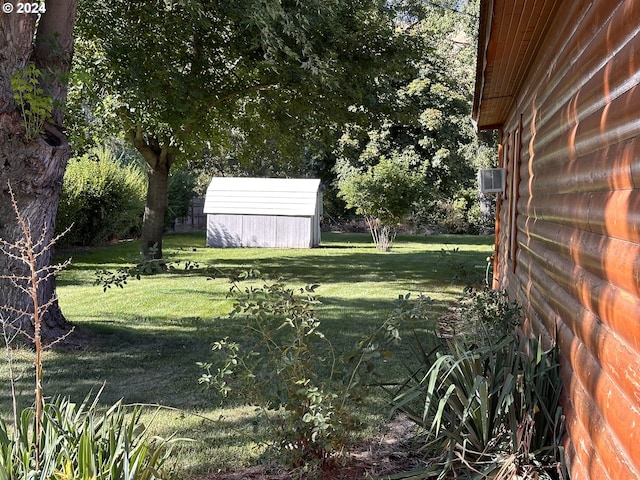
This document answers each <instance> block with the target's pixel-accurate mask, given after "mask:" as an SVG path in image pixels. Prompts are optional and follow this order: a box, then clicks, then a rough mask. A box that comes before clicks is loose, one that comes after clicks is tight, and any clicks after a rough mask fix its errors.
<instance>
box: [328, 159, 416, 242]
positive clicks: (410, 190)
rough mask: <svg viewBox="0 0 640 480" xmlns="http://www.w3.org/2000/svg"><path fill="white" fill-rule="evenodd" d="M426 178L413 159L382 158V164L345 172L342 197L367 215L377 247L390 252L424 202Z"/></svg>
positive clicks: (342, 174)
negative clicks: (413, 211) (412, 213)
mask: <svg viewBox="0 0 640 480" xmlns="http://www.w3.org/2000/svg"><path fill="white" fill-rule="evenodd" d="M423 183H424V175H423V174H422V173H421V172H420V171H419V170H416V169H415V168H414V167H413V166H412V165H411V156H409V155H405V156H399V155H394V156H393V157H391V158H387V157H384V156H383V157H380V159H379V161H378V163H376V164H374V165H372V166H369V167H367V168H366V169H363V170H358V169H357V168H355V167H351V168H345V170H344V171H343V172H341V174H340V176H339V179H338V189H339V193H338V195H339V196H340V197H341V198H343V199H344V200H345V201H346V202H347V207H349V208H355V209H356V213H359V214H361V215H364V216H365V218H366V219H367V222H368V223H369V228H370V229H371V233H372V235H373V238H374V242H375V243H376V246H377V247H378V248H379V249H381V250H389V249H390V248H391V241H392V240H393V237H394V236H395V228H396V227H397V226H399V225H400V224H401V223H402V221H403V220H405V219H406V218H407V217H408V215H409V213H410V211H411V207H412V205H413V203H414V202H415V201H416V200H418V198H420V194H421V192H422V190H423Z"/></svg>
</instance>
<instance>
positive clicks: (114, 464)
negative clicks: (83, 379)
mask: <svg viewBox="0 0 640 480" xmlns="http://www.w3.org/2000/svg"><path fill="white" fill-rule="evenodd" d="M96 405H97V398H96V400H95V401H94V402H93V403H91V404H89V402H88V398H87V399H85V401H84V402H83V403H81V404H80V405H76V404H75V403H71V402H69V401H68V400H66V399H63V398H58V399H56V400H54V401H52V402H50V403H48V404H46V405H45V406H44V409H43V416H42V429H41V434H40V446H39V448H36V438H35V428H34V425H35V416H36V415H35V410H34V409H31V408H28V409H25V410H23V411H22V412H21V414H20V415H19V417H18V418H17V419H16V425H15V426H14V428H13V429H9V428H7V425H6V424H5V422H4V421H3V420H0V479H3V480H24V479H37V478H47V479H55V480H75V479H100V480H122V479H129V480H154V479H157V480H164V479H167V480H168V479H169V478H171V477H170V475H169V471H168V470H167V469H166V468H165V467H166V463H167V460H168V458H169V454H170V446H171V442H169V441H166V440H164V439H161V438H159V437H151V436H149V435H148V434H147V431H146V429H145V427H144V425H143V424H142V423H141V421H140V412H139V411H138V410H134V411H133V412H132V413H131V414H127V412H126V410H125V408H124V407H123V406H122V405H121V404H120V403H116V404H115V405H114V406H112V407H111V408H110V409H109V410H107V411H106V412H104V413H98V411H97V408H96ZM38 449H39V451H40V452H39V458H37V457H38V455H37V453H36V452H37V451H38Z"/></svg>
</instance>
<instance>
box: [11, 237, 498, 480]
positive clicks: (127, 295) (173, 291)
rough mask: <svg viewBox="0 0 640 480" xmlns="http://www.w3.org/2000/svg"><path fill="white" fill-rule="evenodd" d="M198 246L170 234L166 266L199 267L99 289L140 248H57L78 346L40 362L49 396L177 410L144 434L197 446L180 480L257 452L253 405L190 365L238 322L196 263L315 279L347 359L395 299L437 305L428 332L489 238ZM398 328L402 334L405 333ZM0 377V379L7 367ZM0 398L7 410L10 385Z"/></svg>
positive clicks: (163, 414) (375, 414)
mask: <svg viewBox="0 0 640 480" xmlns="http://www.w3.org/2000/svg"><path fill="white" fill-rule="evenodd" d="M204 244H205V238H204V233H202V232H201V233H193V234H180V235H169V236H167V237H166V239H165V244H164V250H165V254H166V255H167V256H169V257H170V260H173V261H176V262H178V261H179V262H181V264H183V263H184V262H185V261H190V262H197V264H198V266H199V268H198V269H195V270H191V271H188V272H185V271H184V270H181V269H180V268H178V270H177V271H175V272H172V273H164V274H160V275H155V276H150V277H144V278H143V279H142V280H140V281H136V280H132V281H130V282H129V284H128V285H127V286H125V288H124V289H118V288H112V289H110V290H107V291H106V292H104V293H103V291H102V289H101V287H99V286H95V285H93V282H94V280H95V271H96V270H97V269H98V268H117V267H118V266H123V265H127V264H131V263H134V262H135V260H136V258H137V253H136V252H137V251H138V244H137V243H133V242H130V243H121V244H118V245H114V246H108V247H101V248H93V249H87V250H76V251H73V252H63V253H65V254H67V253H68V254H69V255H71V256H72V257H73V260H72V264H71V265H70V266H69V267H68V268H67V269H66V270H65V271H64V272H62V273H60V274H59V278H58V294H59V298H60V304H61V306H62V309H63V311H64V313H65V314H66V315H67V317H68V318H69V320H71V321H72V322H73V323H74V324H75V325H76V326H77V329H78V339H77V343H78V348H77V349H75V350H73V351H68V350H59V351H49V352H47V354H46V356H45V362H44V390H45V393H46V394H48V395H54V394H55V395H66V396H70V397H71V398H72V399H73V400H81V399H82V398H84V397H85V396H86V395H87V394H88V393H89V392H91V391H93V392H96V391H97V390H98V389H100V387H101V386H102V385H103V384H104V391H103V393H102V397H101V399H102V402H103V403H105V404H109V403H112V402H114V401H116V400H118V399H120V398H123V399H124V401H125V402H126V403H145V404H162V405H166V406H170V407H174V408H175V409H176V410H166V409H165V410H161V411H159V412H158V413H157V414H156V415H155V416H154V417H153V428H154V431H156V432H158V433H161V434H170V433H173V432H177V434H178V435H179V436H186V437H190V438H193V439H195V440H196V442H194V443H191V444H189V445H186V446H185V447H184V449H185V451H184V454H183V455H181V457H180V458H179V460H178V461H179V464H178V467H177V468H179V469H180V470H181V471H180V474H179V478H194V479H195V478H198V477H199V476H202V475H204V474H206V473H207V472H209V471H217V470H218V469H233V468H237V467H239V466H242V465H247V464H250V463H251V462H254V461H256V459H257V458H258V457H259V455H260V453H261V452H260V449H259V448H254V447H255V446H256V445H255V443H254V441H253V440H247V438H250V436H247V434H246V432H247V430H246V428H247V425H248V426H250V425H251V417H252V415H253V410H252V409H251V408H247V407H243V406H242V405H239V404H238V405H235V406H230V407H227V408H222V407H221V400H220V399H219V398H217V397H216V396H215V395H214V394H213V393H212V392H206V391H203V390H202V389H201V387H200V386H199V385H198V383H197V379H198V377H199V376H200V373H201V371H200V369H199V368H198V366H197V365H196V362H198V361H206V360H207V359H208V358H209V351H210V345H211V343H212V342H213V341H215V340H218V339H221V338H223V337H225V336H229V337H230V338H231V339H233V338H234V336H240V335H242V331H243V325H242V324H241V322H240V321H239V320H230V319H228V318H227V314H228V313H229V311H230V306H231V303H232V301H231V300H230V299H228V298H227V292H228V290H229V287H230V284H229V281H228V280H227V279H225V278H223V277H222V276H218V278H215V279H210V278H209V277H210V274H208V273H207V272H205V267H207V269H208V271H209V272H210V271H211V268H216V269H220V270H222V271H227V272H230V271H238V270H242V269H246V268H257V269H259V270H260V271H261V272H263V273H265V274H268V275H270V276H280V277H283V278H284V279H285V280H286V282H287V283H288V284H289V285H291V286H304V285H305V284H308V283H318V284H320V287H319V289H318V290H317V292H318V294H319V295H320V299H321V301H322V305H321V307H320V308H319V313H318V316H319V318H320V320H321V322H322V325H321V330H322V331H323V332H324V333H325V334H326V335H327V337H328V338H329V339H330V341H331V342H332V343H333V345H334V347H335V349H336V350H337V351H338V352H340V351H343V352H347V351H349V350H350V349H351V347H352V346H353V344H354V342H356V341H357V340H358V339H360V338H361V337H362V336H364V335H365V334H366V333H368V332H369V331H371V330H372V329H374V328H375V327H377V326H378V325H379V324H380V323H381V322H382V321H384V319H385V318H386V317H387V315H388V314H389V312H390V311H391V308H392V307H393V302H392V300H393V299H395V298H397V297H398V295H399V294H405V293H407V292H410V293H411V294H412V295H418V294H424V295H427V296H429V297H431V298H432V299H433V300H434V302H433V313H432V315H431V316H430V318H428V319H425V320H423V321H422V322H421V324H419V325H412V326H411V328H415V329H417V330H418V331H425V332H427V331H430V330H432V329H433V327H434V325H435V322H436V320H437V318H438V315H439V313H440V312H442V310H443V309H444V308H446V306H447V305H448V304H450V303H451V302H453V301H455V299H456V298H457V297H458V295H459V294H460V293H461V291H462V288H463V287H464V286H465V283H466V282H467V280H468V279H469V278H470V277H474V278H475V279H481V278H483V275H484V267H485V266H486V262H485V259H486V257H487V256H488V255H490V254H491V251H492V239H491V238H486V237H473V236H399V237H398V239H397V241H396V244H395V246H394V248H393V250H392V252H390V253H380V252H377V251H376V250H375V249H374V248H373V247H372V245H371V243H370V237H369V236H368V235H364V234H328V233H325V234H323V241H322V245H321V247H320V248H317V249H312V250H284V249H209V248H205V247H204ZM194 248H195V251H192V250H193V249H194ZM443 250H444V251H445V252H447V253H446V254H445V253H443ZM463 277H466V278H463ZM403 333H404V334H405V336H406V337H409V335H408V329H407V330H405V331H404V332H403ZM406 351H408V349H405V352H406ZM15 355H16V367H17V369H18V371H21V372H24V375H23V378H21V379H20V381H19V382H18V386H19V390H20V392H21V393H22V395H23V396H24V399H25V400H24V401H25V402H28V401H30V400H29V398H30V397H29V395H30V392H31V391H32V386H31V384H30V378H31V372H30V370H31V368H30V365H31V362H32V359H31V358H30V353H29V352H28V351H23V350H16V351H15ZM400 360H401V359H396V360H395V361H390V362H388V365H385V368H388V369H389V371H388V377H389V378H393V377H397V376H399V375H401V373H400V372H401V367H400V366H399V362H400ZM0 374H1V375H2V379H3V384H6V378H7V368H6V366H3V367H2V370H1V371H0ZM0 395H2V396H3V397H4V398H3V399H2V400H3V401H2V405H3V407H4V409H3V414H4V415H6V414H8V411H9V408H8V407H9V404H10V401H9V398H10V397H9V389H8V387H7V388H2V391H1V392H0ZM360 414H361V417H362V419H363V420H364V422H365V427H364V428H363V430H362V432H361V435H363V436H366V435H370V434H372V433H373V432H374V431H375V430H376V429H377V428H379V426H380V425H381V423H382V422H383V421H384V418H385V415H386V414H387V411H386V405H385V396H384V394H383V392H382V391H380V392H378V393H376V394H374V395H372V398H371V404H370V405H369V406H368V407H366V408H364V409H363V411H362V412H361V413H360ZM151 416H152V413H149V420H151ZM221 416H223V417H224V418H223V419H222V420H218V419H219V418H220V417H221ZM205 417H206V418H205Z"/></svg>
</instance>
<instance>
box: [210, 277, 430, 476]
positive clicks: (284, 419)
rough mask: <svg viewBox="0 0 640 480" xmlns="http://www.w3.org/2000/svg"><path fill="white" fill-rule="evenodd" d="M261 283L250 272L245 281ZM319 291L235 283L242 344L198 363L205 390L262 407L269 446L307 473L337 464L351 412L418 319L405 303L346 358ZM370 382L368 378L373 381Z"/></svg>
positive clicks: (221, 344) (220, 347)
mask: <svg viewBox="0 0 640 480" xmlns="http://www.w3.org/2000/svg"><path fill="white" fill-rule="evenodd" d="M255 276H258V277H259V272H258V273H256V272H255V271H250V272H244V273H243V274H241V277H242V278H245V279H247V278H252V277H255ZM317 287H318V285H308V286H306V287H304V288H300V289H292V288H288V287H287V286H286V285H285V284H284V283H283V282H282V281H280V280H275V281H264V282H263V283H262V285H261V286H260V285H258V286H255V285H251V286H248V287H245V288H241V287H240V286H239V284H238V283H234V286H233V288H232V292H233V294H234V295H235V296H236V298H237V300H236V302H235V303H234V307H233V313H232V314H231V315H232V317H234V316H241V317H244V318H245V319H246V322H247V325H246V332H247V333H246V338H245V339H244V341H242V342H240V341H231V340H230V339H228V338H225V339H223V340H220V341H217V342H215V343H214V344H213V346H212V350H213V359H212V361H211V362H210V363H208V362H207V363H200V366H201V367H202V368H203V369H204V370H205V372H204V373H203V374H202V376H201V378H200V383H201V384H204V385H206V386H210V387H213V388H215V389H216V390H217V391H218V392H219V393H220V394H221V395H222V396H223V397H225V396H228V395H232V394H233V393H234V392H235V393H236V394H237V393H238V391H240V392H241V393H240V395H241V396H242V399H243V400H244V401H246V402H248V403H250V404H254V405H257V406H258V411H259V419H260V421H262V422H264V423H265V424H266V425H267V426H268V428H269V432H270V437H271V440H270V441H271V442H272V443H270V444H269V445H268V446H269V447H270V450H271V452H272V453H273V454H275V455H276V456H277V457H278V458H279V459H280V460H281V461H283V462H285V463H286V464H288V465H290V466H293V467H296V468H300V469H303V470H304V471H305V472H306V473H307V474H311V472H312V471H313V470H315V469H320V468H323V467H326V466H329V465H331V463H332V462H333V461H335V460H336V456H337V455H339V453H340V452H341V451H342V450H343V447H344V446H345V444H346V442H347V440H348V436H349V434H350V433H351V432H353V429H354V428H355V426H356V423H355V418H354V415H353V411H354V410H353V409H354V407H355V404H357V403H359V402H361V401H363V400H364V399H365V398H366V396H367V395H366V393H367V390H368V385H367V382H365V381H364V380H363V378H362V377H363V376H365V375H367V376H370V375H373V372H374V371H375V366H376V364H377V362H379V361H382V359H383V358H385V357H386V356H388V355H389V353H388V352H387V351H386V350H385V348H386V347H387V346H388V343H389V342H394V341H397V340H399V334H398V330H397V325H398V324H399V323H400V321H401V320H403V319H408V318H413V317H414V316H415V315H417V313H416V312H417V310H416V309H417V308H418V306H419V305H422V303H423V302H424V301H425V299H420V300H421V302H417V303H418V306H414V304H413V303H411V304H410V303H409V302H408V296H407V297H406V298H405V297H403V298H402V299H401V301H400V304H399V305H398V307H397V308H396V310H395V311H394V313H393V315H392V316H391V317H390V318H389V319H388V320H387V321H386V322H384V323H383V325H381V326H380V327H378V328H377V329H376V330H374V331H373V332H372V333H371V334H370V335H369V336H367V337H364V338H362V339H361V340H360V341H359V342H358V343H357V344H356V345H355V347H354V349H353V351H351V352H349V353H348V354H346V355H339V354H337V352H334V350H333V347H332V345H331V343H330V342H329V340H328V339H327V338H326V337H325V336H324V335H323V334H322V332H321V331H320V321H319V320H318V318H317V317H316V311H315V307H316V306H317V304H318V303H319V302H318V300H317V298H316V296H315V293H314V291H315V289H316V288H317ZM369 378H370V377H369Z"/></svg>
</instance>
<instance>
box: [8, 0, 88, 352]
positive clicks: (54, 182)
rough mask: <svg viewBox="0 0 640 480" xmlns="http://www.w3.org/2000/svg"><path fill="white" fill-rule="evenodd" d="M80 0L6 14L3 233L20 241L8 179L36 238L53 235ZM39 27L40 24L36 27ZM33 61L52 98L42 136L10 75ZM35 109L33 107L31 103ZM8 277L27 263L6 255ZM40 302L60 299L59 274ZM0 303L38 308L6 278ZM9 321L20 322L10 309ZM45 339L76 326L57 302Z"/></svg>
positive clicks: (65, 155) (25, 323) (26, 324)
mask: <svg viewBox="0 0 640 480" xmlns="http://www.w3.org/2000/svg"><path fill="white" fill-rule="evenodd" d="M76 6H77V0H59V1H57V2H47V3H46V8H47V10H46V13H44V14H43V15H42V17H41V19H40V21H39V22H38V23H36V17H37V16H36V15H29V14H17V13H12V14H1V16H0V237H1V238H3V239H5V240H6V241H8V242H12V243H13V242H15V241H16V240H17V239H18V238H20V235H21V232H20V229H19V226H18V224H17V222H16V216H15V212H14V211H13V207H12V204H11V199H10V196H9V185H10V186H11V189H12V190H13V193H14V195H15V198H16V201H17V204H18V209H19V210H20V213H21V215H22V216H23V217H24V218H25V219H26V220H27V222H28V224H29V225H30V228H31V231H32V233H33V235H34V236H35V237H39V236H40V235H41V234H42V233H43V232H44V237H43V239H44V242H43V244H44V245H46V244H47V243H48V242H49V241H50V240H51V239H52V238H53V235H54V230H55V219H56V212H57V208H58V201H59V198H60V192H61V189H62V179H63V177H64V171H65V168H66V165H67V161H68V159H69V156H70V153H71V151H70V148H69V143H68V141H67V137H66V135H64V133H63V132H62V126H61V125H62V120H63V115H64V113H63V106H64V104H65V101H66V96H67V88H66V80H65V79H66V74H67V73H68V72H69V70H70V67H71V58H72V54H73V35H72V33H73V24H74V19H75V12H76ZM36 28H37V30H36ZM29 62H34V63H35V65H36V67H37V68H39V69H40V71H41V72H42V73H43V75H42V81H41V82H40V87H41V88H42V89H43V90H44V93H43V95H48V96H50V97H51V98H52V100H53V105H54V109H53V112H52V115H51V117H52V118H50V119H47V122H46V123H44V124H43V125H42V130H41V131H40V132H39V133H38V132H36V134H35V135H33V136H30V135H27V131H26V129H25V127H24V124H23V117H22V113H23V112H22V108H23V107H24V105H23V106H21V105H19V104H18V103H17V102H16V101H15V99H14V95H13V91H12V89H11V77H12V76H13V74H14V73H15V72H18V71H21V70H24V68H25V67H26V66H27V65H28V64H29ZM27 108H28V107H27ZM52 256H53V250H52V249H48V250H47V251H46V252H45V253H44V254H43V255H41V256H40V257H39V258H38V268H43V267H46V266H48V265H50V264H51V261H52ZM0 272H1V273H0V274H1V275H13V274H15V275H18V276H21V275H25V274H26V269H25V267H24V265H22V264H20V263H18V262H16V261H12V260H11V259H9V258H7V257H6V256H4V255H2V256H0ZM38 296H39V297H40V302H41V304H45V303H46V302H48V301H49V300H50V299H51V298H55V279H54V278H53V277H52V278H50V279H49V280H48V281H46V282H43V283H42V284H41V289H40V290H39V292H38ZM0 304H1V305H8V306H11V307H13V308H15V309H17V310H23V311H31V310H32V306H31V305H30V301H29V298H28V297H27V295H25V293H24V292H22V291H20V290H19V289H17V288H15V287H14V286H13V284H12V283H11V282H10V281H9V280H7V279H0ZM2 315H4V317H5V319H7V320H10V321H11V320H13V318H11V316H10V314H9V313H7V312H4V313H2ZM16 320H17V321H19V322H20V325H19V326H20V328H22V329H24V330H25V331H27V332H30V331H32V330H33V327H32V325H31V324H30V322H31V319H30V318H28V317H27V318H24V317H23V318H21V319H16ZM42 322H43V323H42V328H43V330H42V337H43V339H44V340H49V341H52V340H55V339H57V338H59V337H60V336H62V335H64V334H66V333H67V332H69V330H70V327H71V325H70V323H69V322H68V321H67V320H66V319H65V318H64V315H63V314H62V312H61V310H60V307H59V306H58V303H57V301H54V302H53V303H52V304H51V306H50V307H49V308H48V309H47V310H46V312H44V315H43V318H42Z"/></svg>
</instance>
